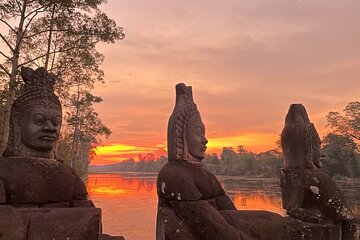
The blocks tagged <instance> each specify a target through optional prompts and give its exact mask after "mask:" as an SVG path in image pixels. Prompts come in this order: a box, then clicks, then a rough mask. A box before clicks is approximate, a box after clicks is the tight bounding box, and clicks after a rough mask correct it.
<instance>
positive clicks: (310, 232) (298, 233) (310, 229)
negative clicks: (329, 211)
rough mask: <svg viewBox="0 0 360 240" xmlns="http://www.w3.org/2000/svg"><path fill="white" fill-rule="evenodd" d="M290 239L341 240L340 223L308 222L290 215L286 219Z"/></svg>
mask: <svg viewBox="0 0 360 240" xmlns="http://www.w3.org/2000/svg"><path fill="white" fill-rule="evenodd" d="M286 221H287V223H288V231H289V235H290V240H341V239H346V240H350V239H347V238H341V230H340V228H341V227H340V225H334V224H332V223H331V222H328V223H327V224H325V223H323V224H317V223H309V222H304V221H301V220H297V219H293V218H291V217H289V218H287V219H286Z"/></svg>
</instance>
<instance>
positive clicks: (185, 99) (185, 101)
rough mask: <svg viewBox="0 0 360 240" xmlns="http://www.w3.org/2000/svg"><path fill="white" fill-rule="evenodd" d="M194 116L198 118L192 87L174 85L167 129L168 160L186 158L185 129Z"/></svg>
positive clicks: (180, 84) (182, 84)
mask: <svg viewBox="0 0 360 240" xmlns="http://www.w3.org/2000/svg"><path fill="white" fill-rule="evenodd" d="M194 117H198V118H200V113H199V111H198V109H197V107H196V104H195V103H194V100H193V95H192V88H191V86H186V85H185V84H184V83H179V84H177V85H176V103H175V108H174V111H173V113H172V114H171V116H170V119H169V124H168V131H167V144H168V159H169V161H175V160H187V154H188V150H187V144H186V129H187V127H188V123H189V121H190V119H192V118H194ZM200 119H201V118H200Z"/></svg>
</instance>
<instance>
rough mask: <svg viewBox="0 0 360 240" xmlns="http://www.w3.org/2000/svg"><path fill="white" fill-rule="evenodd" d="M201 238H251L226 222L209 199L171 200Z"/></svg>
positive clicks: (176, 209) (171, 204) (180, 215)
mask: <svg viewBox="0 0 360 240" xmlns="http://www.w3.org/2000/svg"><path fill="white" fill-rule="evenodd" d="M169 205H170V206H171V207H172V208H173V209H174V210H175V212H176V215H178V216H179V217H180V218H181V219H182V220H183V221H184V222H185V223H186V225H188V226H192V230H193V232H194V234H195V235H196V236H198V237H199V239H208V240H218V239H226V240H250V239H251V238H250V237H248V236H247V235H244V234H243V233H241V232H240V230H238V229H237V228H235V227H233V226H231V225H230V224H228V223H227V222H226V220H225V219H224V217H223V216H222V215H221V214H220V213H219V212H218V210H216V209H215V208H213V207H212V206H211V205H210V204H209V203H208V202H207V201H205V200H199V201H176V200H174V201H171V202H170V204H169Z"/></svg>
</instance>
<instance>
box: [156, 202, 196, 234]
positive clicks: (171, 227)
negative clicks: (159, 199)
mask: <svg viewBox="0 0 360 240" xmlns="http://www.w3.org/2000/svg"><path fill="white" fill-rule="evenodd" d="M156 239H164V240H167V239H172V240H183V239H188V240H197V239H199V238H197V237H196V236H195V235H194V234H193V233H192V232H191V229H190V227H189V226H188V225H187V224H186V223H185V222H184V221H183V220H181V219H180V218H179V217H178V216H177V215H176V214H175V211H174V210H173V209H171V208H170V207H169V206H167V204H166V203H162V204H159V207H158V212H157V226H156Z"/></svg>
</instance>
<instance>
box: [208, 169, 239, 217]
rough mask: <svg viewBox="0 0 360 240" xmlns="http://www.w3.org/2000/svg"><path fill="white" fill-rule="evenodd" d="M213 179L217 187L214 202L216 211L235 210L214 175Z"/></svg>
mask: <svg viewBox="0 0 360 240" xmlns="http://www.w3.org/2000/svg"><path fill="white" fill-rule="evenodd" d="M213 177H214V180H215V182H216V185H217V195H216V196H215V202H216V206H217V208H218V210H237V209H236V207H235V205H234V203H233V202H232V201H231V199H230V198H229V196H228V195H227V194H226V193H225V190H224V188H223V187H222V186H221V184H220V182H219V181H218V180H217V178H216V177H215V175H213Z"/></svg>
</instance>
